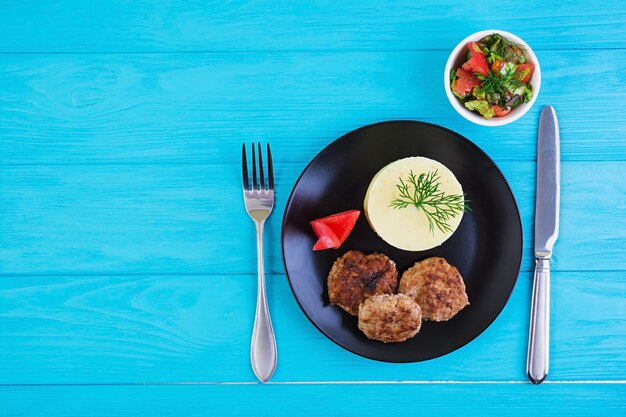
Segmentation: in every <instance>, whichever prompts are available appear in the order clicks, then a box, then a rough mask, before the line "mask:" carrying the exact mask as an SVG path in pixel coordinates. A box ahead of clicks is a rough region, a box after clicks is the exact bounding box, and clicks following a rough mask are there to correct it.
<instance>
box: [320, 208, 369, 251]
mask: <svg viewBox="0 0 626 417" xmlns="http://www.w3.org/2000/svg"><path fill="white" fill-rule="evenodd" d="M360 214H361V212H360V211H359V210H348V211H344V212H341V213H337V214H332V215H330V216H326V217H322V218H321V219H316V220H313V221H312V222H311V227H313V231H314V232H315V235H316V236H317V237H318V238H319V240H318V241H317V243H316V244H315V246H314V247H313V250H322V249H329V248H333V249H336V248H338V247H339V246H341V244H342V243H343V242H345V241H346V239H347V238H348V236H349V235H350V232H352V229H353V228H354V225H355V224H356V221H357V219H358V218H359V215H360Z"/></svg>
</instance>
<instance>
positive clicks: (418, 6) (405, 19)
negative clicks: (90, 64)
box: [0, 0, 626, 52]
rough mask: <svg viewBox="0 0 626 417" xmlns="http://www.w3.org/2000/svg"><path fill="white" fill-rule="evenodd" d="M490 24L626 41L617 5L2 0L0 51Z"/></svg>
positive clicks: (299, 40)
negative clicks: (521, 8) (5, 0)
mask: <svg viewBox="0 0 626 417" xmlns="http://www.w3.org/2000/svg"><path fill="white" fill-rule="evenodd" d="M495 16H497V19H496V20H494V17H495ZM494 26H497V28H500V29H505V30H510V31H512V32H515V33H517V34H518V35H520V36H521V37H523V38H524V39H526V41H527V42H529V43H530V44H531V45H532V46H533V47H535V48H541V49H546V48H568V49H572V48H590V47H591V48H618V47H621V48H623V47H626V38H625V37H624V34H625V32H624V27H626V14H625V13H624V9H623V7H622V4H621V3H620V2H618V1H599V0H594V1H587V2H585V3H580V4H571V3H565V2H542V1H538V0H529V1H526V2H525V3H524V8H523V11H521V10H519V9H518V8H515V7H511V6H510V4H506V3H502V4H491V5H489V7H488V8H486V7H480V6H477V5H476V4H474V3H467V2H458V1H457V2H455V1H451V0H437V1H434V0H427V1H420V2H418V3H416V2H414V1H410V0H402V1H396V2H394V3H393V4H390V5H389V4H384V5H383V4H380V3H378V2H375V1H372V0H369V1H367V0H366V1H345V2H334V3H329V2H327V1H310V2H306V3H301V2H290V1H285V0H283V1H277V2H272V3H271V4H267V2H263V1H258V0H257V1H242V0H236V1H229V2H228V3H226V4H225V3H223V2H220V1H212V2H167V1H137V2H132V3H127V2H125V1H123V0H113V1H108V2H99V1H96V0H89V1H82V2H80V4H76V2H72V1H68V0H66V1H59V2H54V3H51V2H46V1H35V2H28V3H23V2H9V3H6V2H5V4H3V13H2V16H1V20H0V28H2V32H1V34H2V36H0V51H2V52H67V51H69V52H94V51H105V52H129V51H130V52H136V51H150V52H154V51H158V52H163V51H198V50H203V51H204V50H218V51H232V50H286V49H288V50H312V51H317V50H329V49H330V50H337V49H340V50H346V49H355V48H358V49H370V50H372V49H375V50H380V49H424V48H426V49H444V50H449V49H451V48H452V47H453V46H454V45H456V43H458V42H459V41H460V40H461V39H463V38H464V37H465V36H467V35H469V34H470V33H473V32H476V31H479V30H484V29H489V28H493V27H494Z"/></svg>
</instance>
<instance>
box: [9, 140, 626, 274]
mask: <svg viewBox="0 0 626 417" xmlns="http://www.w3.org/2000/svg"><path fill="white" fill-rule="evenodd" d="M274 152H275V154H276V155H280V154H281V152H282V148H281V147H276V148H274ZM501 167H502V169H503V171H504V173H505V175H506V176H507V178H508V179H509V181H510V182H511V186H512V188H513V192H514V194H515V195H516V196H517V200H518V204H519V207H520V212H521V215H522V222H523V226H524V236H525V250H524V256H525V258H524V262H523V269H524V270H531V269H532V267H533V264H532V262H533V261H532V258H531V256H529V255H531V254H532V236H533V216H534V187H535V185H534V184H535V182H534V175H535V164H534V163H532V162H524V163H516V162H503V163H502V164H501ZM240 169H241V168H240V165H239V164H236V165H232V164H228V165H220V164H207V165H177V164H172V165H109V166H106V165H104V166H103V165H95V166H77V165H71V166H50V167H46V166H34V167H30V166H21V165H18V166H2V167H0V230H2V233H1V234H0V247H1V248H2V250H1V251H0V273H1V274H35V275H40V274H136V273H139V274H150V273H156V274H160V273H173V274H214V273H226V274H236V273H239V274H241V273H255V272H256V263H255V261H254V257H255V256H256V255H255V254H256V248H255V239H254V228H253V225H252V222H251V221H250V219H249V218H248V217H247V215H246V213H245V211H244V208H243V202H242V196H241V182H240V181H241V180H240V175H241V174H240ZM301 169H303V164H292V163H278V164H276V177H277V178H276V180H277V184H278V196H277V206H276V208H275V212H274V214H273V215H272V217H271V218H270V221H269V223H268V225H267V228H266V232H267V233H266V240H265V241H266V245H267V251H266V265H267V269H268V271H269V272H273V273H282V272H283V266H282V259H281V250H280V230H281V219H282V214H283V212H284V206H285V203H286V200H287V198H288V193H289V190H290V188H291V187H292V185H293V183H294V182H295V179H296V178H297V177H298V175H299V173H300V170H301ZM562 169H563V173H562V207H561V235H560V238H559V241H558V242H557V245H556V250H555V258H554V263H553V267H554V268H555V269H560V270H623V269H626V247H625V246H624V245H623V244H622V242H623V241H624V238H625V234H626V231H625V230H624V228H623V227H622V226H623V208H622V206H621V205H620V204H616V202H618V201H623V200H624V196H625V195H626V182H624V181H623V180H622V179H623V178H624V176H626V163H623V162H604V163H597V162H566V163H563V168H562ZM595 213H601V216H598V217H594V216H595ZM233 248H238V250H233ZM591 260H593V261H591Z"/></svg>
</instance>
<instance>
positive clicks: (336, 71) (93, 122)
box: [0, 38, 626, 165]
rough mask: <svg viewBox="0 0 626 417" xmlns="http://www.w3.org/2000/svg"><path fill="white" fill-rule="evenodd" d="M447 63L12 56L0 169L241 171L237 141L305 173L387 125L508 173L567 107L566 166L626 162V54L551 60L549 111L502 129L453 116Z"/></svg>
mask: <svg viewBox="0 0 626 417" xmlns="http://www.w3.org/2000/svg"><path fill="white" fill-rule="evenodd" d="M0 39H1V38H0ZM625 39H626V38H625ZM447 57H448V53H447V52H438V51H430V52H428V51H426V52H387V51H372V52H345V53H339V52H319V53H300V52H292V53H266V54H246V53H229V54H157V55H115V54H101V55H44V56H40V55H34V56H31V55H26V56H23V55H18V56H3V57H2V60H3V65H2V67H3V76H2V77H0V98H2V102H3V106H2V109H1V110H0V117H2V121H3V123H2V124H1V125H0V137H1V138H2V140H1V141H0V164H29V165H31V164H75V163H78V164H84V163H90V164H95V163H106V164H120V163H138V162H141V163H146V162H150V163H183V162H184V163H206V162H218V161H219V162H222V161H227V162H232V163H236V162H237V161H238V160H239V158H240V155H239V152H240V149H239V146H238V144H239V143H240V142H241V141H244V140H258V139H264V140H269V141H271V142H272V145H273V146H274V147H276V149H278V150H279V152H277V163H280V164H282V163H285V162H286V161H289V162H297V163H305V162H308V161H309V160H310V159H311V158H312V157H313V156H314V155H315V154H316V153H317V152H319V151H320V150H321V149H322V148H323V147H324V146H326V145H327V144H328V143H329V142H331V141H332V140H334V139H336V138H337V137H339V136H341V135H343V134H344V133H346V132H348V131H350V130H353V129H355V128H357V127H360V126H362V125H366V124H370V123H374V122H379V121H382V120H388V119H417V120H423V121H428V122H433V123H437V124H441V125H444V126H446V127H448V128H450V129H453V130H455V131H457V132H459V133H461V134H462V135H464V136H466V137H468V138H470V139H471V140H473V141H475V142H476V143H477V144H478V145H479V146H480V147H481V148H483V149H484V150H485V151H486V152H487V153H488V154H489V155H490V156H491V157H493V158H494V159H495V160H496V161H497V162H500V161H534V160H535V154H536V135H537V123H538V120H539V112H540V110H541V106H543V105H544V104H552V105H554V106H555V107H556V109H557V113H558V116H559V121H560V126H561V138H562V158H563V160H565V161H570V160H594V161H611V160H618V161H624V160H626V141H624V139H623V132H624V131H626V119H625V118H624V117H623V114H624V105H623V104H622V103H625V102H626V90H625V89H624V88H623V83H624V81H623V80H624V79H626V68H624V66H623V65H622V64H621V62H623V61H626V50H619V51H614V50H606V51H552V50H550V51H540V52H539V59H540V60H541V63H542V67H543V80H544V81H543V86H542V87H541V91H540V93H539V98H538V101H537V103H536V106H535V107H534V108H533V109H531V111H530V112H529V113H528V114H527V115H525V116H524V117H523V118H522V119H520V120H518V121H517V122H515V123H512V124H511V125H508V126H504V127H499V128H497V129H493V128H491V127H481V126H477V125H474V124H472V123H470V122H468V121H466V120H465V119H463V118H462V117H461V116H459V115H458V114H457V113H456V112H455V111H454V109H453V108H452V106H451V105H450V103H449V102H448V100H447V98H446V96H445V92H444V90H443V82H442V81H443V69H444V67H445V61H446V59H447ZM599 62H601V63H602V65H598V63H599ZM609 102H610V103H611V104H610V105H608V104H607V103H609ZM600 115H601V117H600Z"/></svg>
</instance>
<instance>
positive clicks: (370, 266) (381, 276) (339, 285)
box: [328, 250, 398, 316]
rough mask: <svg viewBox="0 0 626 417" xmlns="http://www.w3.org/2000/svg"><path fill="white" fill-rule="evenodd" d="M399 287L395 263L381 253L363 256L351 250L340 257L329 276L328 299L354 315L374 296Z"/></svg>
mask: <svg viewBox="0 0 626 417" xmlns="http://www.w3.org/2000/svg"><path fill="white" fill-rule="evenodd" d="M397 288H398V271H397V270H396V264H395V263H394V262H393V261H392V260H391V259H389V258H388V257H387V256H385V255H383V254H380V253H372V254H371V255H364V254H363V253H361V252H359V251H356V250H351V251H349V252H346V253H345V254H344V255H343V256H341V257H339V258H338V259H337V260H336V261H335V263H334V264H333V267H332V268H331V270H330V272H329V274H328V297H329V298H330V303H331V304H333V305H337V306H339V307H341V308H343V309H344V310H346V311H347V312H348V313H350V314H352V315H353V316H356V315H358V313H359V305H360V304H361V303H362V302H363V301H364V300H365V299H366V298H368V297H370V296H372V295H375V294H392V293H395V292H396V289H397Z"/></svg>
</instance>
